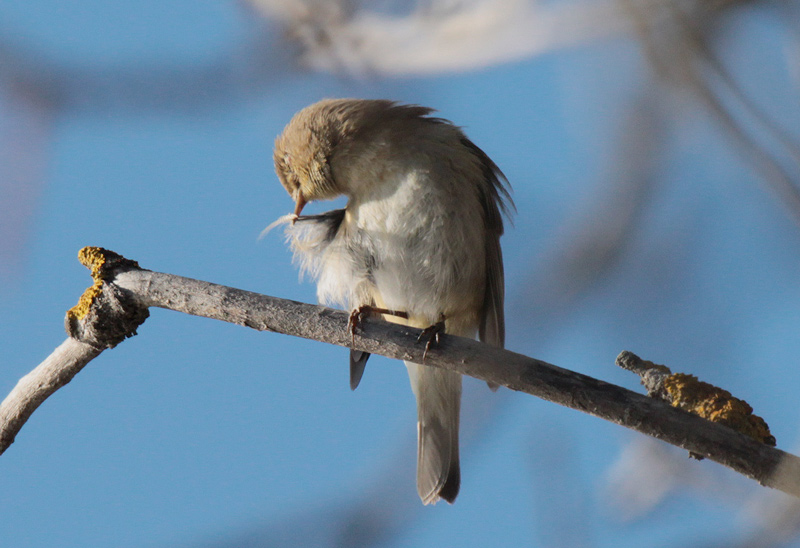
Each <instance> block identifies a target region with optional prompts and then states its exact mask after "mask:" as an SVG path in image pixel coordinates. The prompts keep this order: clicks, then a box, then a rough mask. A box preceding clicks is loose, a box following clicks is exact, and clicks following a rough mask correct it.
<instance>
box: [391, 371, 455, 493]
mask: <svg viewBox="0 0 800 548" xmlns="http://www.w3.org/2000/svg"><path fill="white" fill-rule="evenodd" d="M405 363H406V367H408V375H409V378H410V380H411V388H412V389H413V390H414V394H415V395H416V397H417V443H418V446H417V491H418V492H419V497H420V498H421V499H422V502H423V503H424V504H431V503H435V502H437V501H438V500H439V499H440V498H442V499H444V500H446V501H447V502H449V503H452V502H453V501H454V500H455V499H456V495H458V489H459V487H460V486H461V470H460V467H459V462H458V418H459V411H460V407H461V375H460V374H458V373H454V372H452V371H446V370H444V369H440V368H438V367H430V366H426V365H420V364H417V363H411V362H405Z"/></svg>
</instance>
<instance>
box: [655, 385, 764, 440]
mask: <svg viewBox="0 0 800 548" xmlns="http://www.w3.org/2000/svg"><path fill="white" fill-rule="evenodd" d="M664 390H665V391H666V392H667V394H668V395H669V399H668V401H669V402H670V403H671V404H672V405H673V406H675V407H679V408H681V409H683V410H685V411H689V412H690V413H694V414H695V415H699V416H701V417H703V418H705V419H707V420H710V421H713V422H719V423H721V424H724V425H726V426H728V427H729V428H733V429H734V430H736V431H738V432H741V433H742V434H745V435H747V436H750V437H751V438H753V439H755V440H758V441H760V442H762V443H766V444H767V445H775V438H774V437H773V436H772V434H771V433H770V431H769V426H767V423H766V422H765V421H764V419H762V418H761V417H759V416H757V415H754V414H753V408H752V407H750V405H749V404H748V403H747V402H746V401H744V400H740V399H739V398H735V397H733V396H732V395H731V393H730V392H728V391H727V390H724V389H722V388H719V387H716V386H714V385H712V384H708V383H707V382H702V381H699V380H697V377H695V376H694V375H688V374H686V373H675V374H672V375H670V376H668V377H667V378H666V379H665V380H664Z"/></svg>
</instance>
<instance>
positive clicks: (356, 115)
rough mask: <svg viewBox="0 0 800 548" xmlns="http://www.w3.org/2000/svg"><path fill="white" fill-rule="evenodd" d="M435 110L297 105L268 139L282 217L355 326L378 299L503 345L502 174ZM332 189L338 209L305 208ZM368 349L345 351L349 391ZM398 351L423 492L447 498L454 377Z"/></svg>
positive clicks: (295, 247)
mask: <svg viewBox="0 0 800 548" xmlns="http://www.w3.org/2000/svg"><path fill="white" fill-rule="evenodd" d="M433 112H435V111H434V109H431V108H427V107H423V106H419V105H414V104H404V103H398V102H395V101H390V100H380V99H325V100H322V101H319V102H317V103H314V104H312V105H310V106H307V107H305V108H303V109H302V110H300V111H299V112H297V113H296V114H295V115H294V116H293V117H292V119H291V120H290V122H289V123H288V124H287V125H286V127H285V128H284V129H283V131H282V132H281V134H280V135H279V136H278V137H277V139H276V141H275V148H274V158H273V159H274V162H275V171H276V173H277V176H278V178H279V179H280V182H281V184H282V185H283V187H284V188H285V189H286V191H287V192H288V193H289V195H290V196H291V198H292V199H293V200H294V203H295V209H294V213H293V214H291V215H287V216H284V217H283V218H282V219H279V221H282V222H284V223H285V224H286V226H287V227H286V234H287V239H288V241H289V242H290V244H291V248H292V251H293V256H294V259H295V261H296V262H298V263H299V264H300V270H301V273H304V274H310V275H311V276H312V277H313V278H314V279H315V280H316V283H317V297H318V300H319V301H320V302H321V303H323V304H329V305H337V304H338V305H340V306H342V307H345V308H348V309H350V310H352V311H353V316H351V318H352V319H354V320H356V321H355V322H354V323H355V324H357V323H358V321H357V320H358V319H359V317H361V315H362V313H363V312H364V311H367V312H369V311H370V310H373V311H376V312H377V313H379V314H381V315H382V316H383V317H384V319H386V320H387V321H391V322H395V323H403V324H406V325H409V326H413V327H417V328H426V329H432V330H433V331H434V332H436V333H437V334H438V331H440V330H442V328H443V331H444V332H445V333H447V334H453V335H458V336H464V337H471V338H474V337H475V336H476V334H477V335H478V337H479V339H480V340H481V341H483V342H485V343H488V344H490V345H493V346H496V347H500V348H502V347H504V344H505V319H504V311H503V302H504V295H505V283H504V274H503V258H502V251H501V248H500V237H501V235H502V234H503V218H504V217H510V213H511V211H512V210H513V209H514V204H513V200H512V198H511V195H510V191H511V189H510V185H509V183H508V181H507V179H506V177H505V176H504V175H503V173H502V171H501V170H500V168H499V167H498V166H497V165H496V164H495V163H494V162H493V161H492V160H491V159H490V158H489V157H488V156H487V155H486V154H485V153H484V152H483V151H482V150H481V149H480V148H478V147H477V146H476V145H475V144H474V143H473V142H472V141H470V140H469V139H468V138H467V136H466V135H465V134H464V132H463V131H462V129H461V128H459V127H458V126H456V125H454V124H453V123H452V122H450V121H448V120H446V119H443V118H438V117H435V116H433V115H432V113H433ZM339 196H345V197H346V198H347V203H346V206H345V207H344V208H342V209H334V210H332V211H328V212H325V213H322V214H318V215H302V212H303V209H304V207H305V206H306V204H307V203H309V202H312V201H324V200H330V199H334V198H337V197H339ZM289 221H291V222H289ZM277 222H278V221H276V223H277ZM276 223H273V224H276ZM436 326H438V329H437V327H436ZM356 327H357V325H354V326H353V327H352V328H353V329H356ZM430 342H431V341H430V340H429V341H428V344H430ZM426 348H427V347H426ZM368 358H369V354H368V353H366V352H360V351H357V350H351V355H350V386H351V389H355V388H356V387H357V386H358V384H359V382H360V380H361V377H362V375H363V373H364V368H365V366H366V362H367V359H368ZM422 361H423V362H424V359H423V360H422ZM405 363H406V366H407V368H408V374H409V379H410V382H411V387H412V391H413V393H414V394H415V396H416V400H417V443H418V451H417V491H418V494H419V497H420V499H421V500H422V502H423V504H431V503H436V502H437V501H439V500H445V501H447V502H448V503H451V504H452V503H453V502H454V501H455V499H456V496H457V495H458V492H459V489H460V485H461V471H460V462H459V448H458V431H459V414H460V405H461V375H460V374H458V373H456V372H453V371H448V370H445V369H440V368H436V367H433V366H428V365H424V363H423V364H419V363H412V362H405ZM495 388H496V387H495Z"/></svg>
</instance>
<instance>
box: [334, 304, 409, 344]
mask: <svg viewBox="0 0 800 548" xmlns="http://www.w3.org/2000/svg"><path fill="white" fill-rule="evenodd" d="M383 314H388V315H389V316H396V317H398V318H403V319H405V320H407V319H408V312H403V311H402V310H389V309H388V308H379V307H377V306H372V305H371V304H362V305H361V306H359V307H356V308H354V309H353V311H352V312H350V319H349V320H348V321H347V329H348V331H350V336H351V337H352V344H355V342H356V330H358V328H359V327H361V322H362V321H364V319H365V318H367V317H369V316H381V315H383Z"/></svg>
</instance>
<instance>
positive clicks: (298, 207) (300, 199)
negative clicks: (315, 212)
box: [294, 190, 308, 218]
mask: <svg viewBox="0 0 800 548" xmlns="http://www.w3.org/2000/svg"><path fill="white" fill-rule="evenodd" d="M307 203H308V202H306V199H305V196H303V194H302V193H301V192H300V191H299V190H298V191H297V201H296V202H295V206H294V216H295V218H297V217H299V216H300V213H302V211H303V208H304V207H306V204H307Z"/></svg>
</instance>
